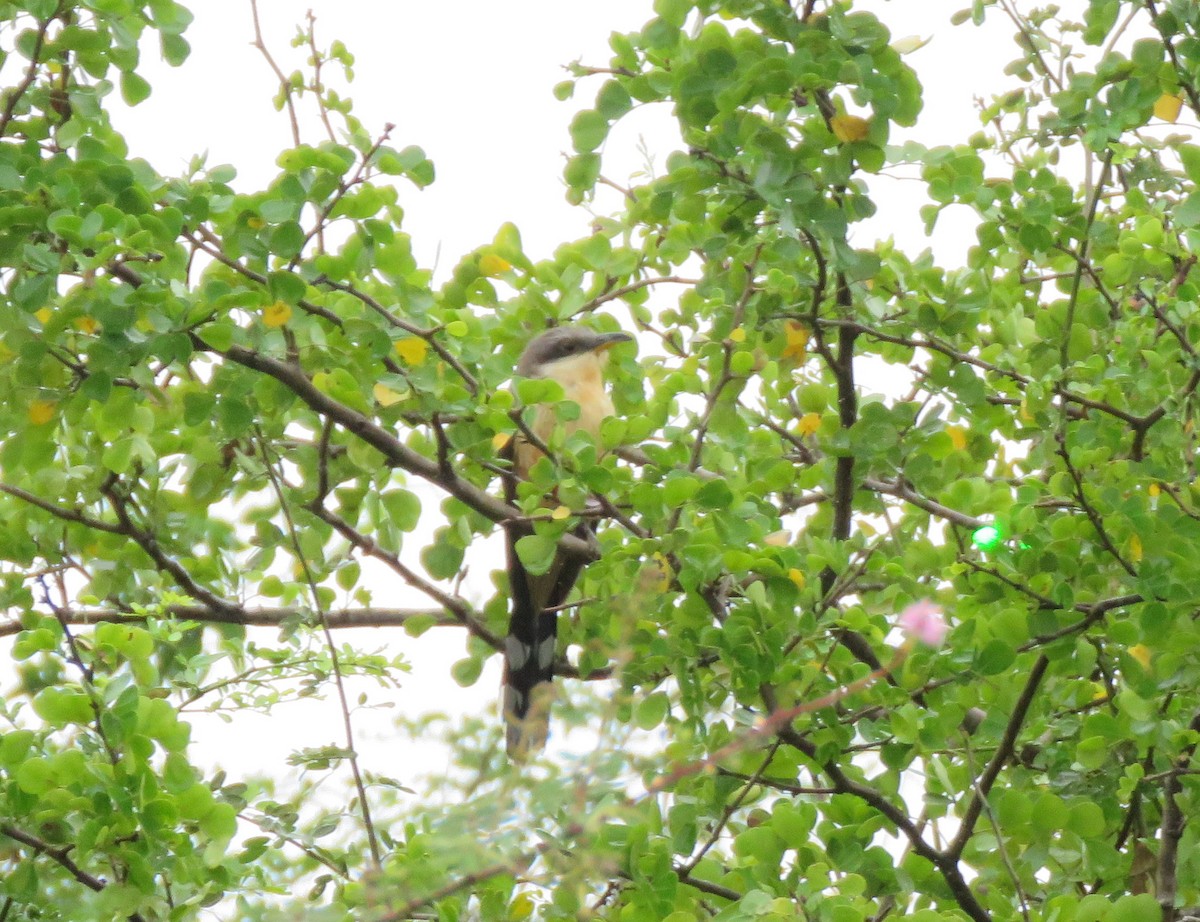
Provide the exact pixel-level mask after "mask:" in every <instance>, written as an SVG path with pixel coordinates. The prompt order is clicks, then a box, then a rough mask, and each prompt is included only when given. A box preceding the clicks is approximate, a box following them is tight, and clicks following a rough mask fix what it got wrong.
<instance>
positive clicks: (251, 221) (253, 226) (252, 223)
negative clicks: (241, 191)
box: [246, 215, 267, 230]
mask: <svg viewBox="0 0 1200 922" xmlns="http://www.w3.org/2000/svg"><path fill="white" fill-rule="evenodd" d="M266 223H267V222H266V221H264V220H263V219H262V218H260V217H259V216H258V215H251V216H250V217H249V218H247V219H246V226H247V227H248V228H250V230H261V229H262V228H263V227H265V226H266Z"/></svg>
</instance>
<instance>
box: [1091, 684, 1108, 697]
mask: <svg viewBox="0 0 1200 922" xmlns="http://www.w3.org/2000/svg"><path fill="white" fill-rule="evenodd" d="M1107 697H1108V689H1107V688H1105V687H1104V683H1103V682H1093V683H1092V700H1093V701H1103V700H1105V699H1106V698H1107Z"/></svg>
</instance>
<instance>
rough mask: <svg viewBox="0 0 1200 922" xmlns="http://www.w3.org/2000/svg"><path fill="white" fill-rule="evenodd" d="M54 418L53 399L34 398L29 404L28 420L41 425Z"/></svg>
mask: <svg viewBox="0 0 1200 922" xmlns="http://www.w3.org/2000/svg"><path fill="white" fill-rule="evenodd" d="M52 419H54V401H53V400H34V401H32V402H31V403H30V404H29V421H30V422H31V423H33V424H34V425H35V426H41V425H44V424H45V423H48V422H50V420H52Z"/></svg>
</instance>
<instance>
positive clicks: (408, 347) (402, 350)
mask: <svg viewBox="0 0 1200 922" xmlns="http://www.w3.org/2000/svg"><path fill="white" fill-rule="evenodd" d="M393 348H394V349H395V350H396V355H398V356H400V358H402V359H403V360H404V361H405V363H406V364H408V365H424V364H425V355H426V354H427V353H428V352H429V343H427V342H425V340H423V339H421V338H420V337H417V336H409V337H407V338H406V339H398V340H396V345H395V346H393Z"/></svg>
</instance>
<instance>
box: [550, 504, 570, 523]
mask: <svg viewBox="0 0 1200 922" xmlns="http://www.w3.org/2000/svg"><path fill="white" fill-rule="evenodd" d="M570 516H571V508H570V507H569V506H557V507H555V509H554V511H553V512H551V513H550V518H552V519H554V520H555V521H556V522H561V521H562V520H563V519H566V518H570Z"/></svg>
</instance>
